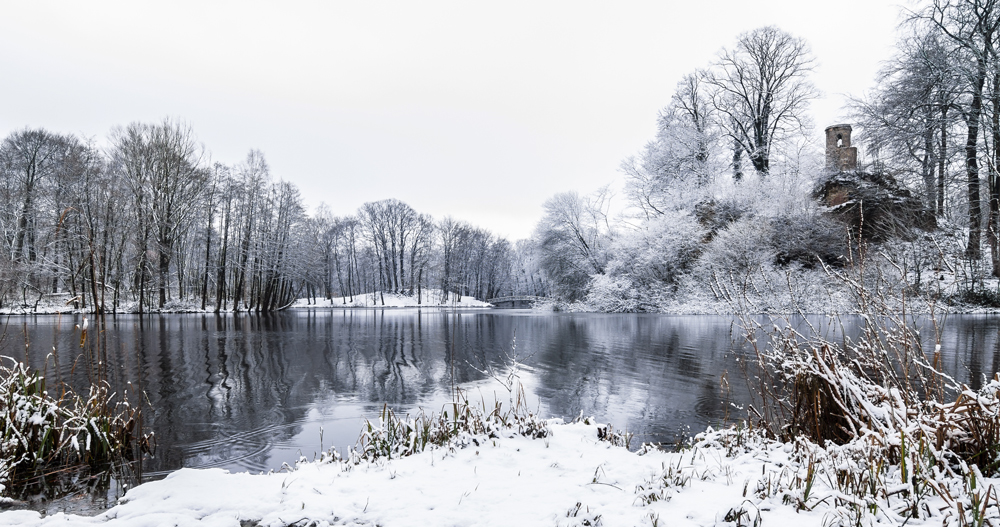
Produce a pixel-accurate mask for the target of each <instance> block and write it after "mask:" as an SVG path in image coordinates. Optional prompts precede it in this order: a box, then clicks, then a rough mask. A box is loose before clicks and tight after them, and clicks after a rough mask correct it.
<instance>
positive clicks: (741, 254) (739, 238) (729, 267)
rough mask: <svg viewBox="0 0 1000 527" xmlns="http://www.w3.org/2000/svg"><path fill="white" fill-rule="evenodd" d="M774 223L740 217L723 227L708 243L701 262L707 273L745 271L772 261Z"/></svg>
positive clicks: (703, 269)
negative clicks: (771, 224)
mask: <svg viewBox="0 0 1000 527" xmlns="http://www.w3.org/2000/svg"><path fill="white" fill-rule="evenodd" d="M771 236H772V234H771V227H770V224H769V222H767V221H766V220H762V219H760V218H754V217H747V216H744V217H741V218H740V219H738V220H736V221H734V222H732V223H730V224H729V225H727V226H726V227H725V228H724V229H722V230H720V231H719V232H718V233H716V235H715V236H714V237H713V238H712V241H711V242H709V243H708V244H707V245H706V246H705V250H704V251H703V252H702V254H701V257H700V258H699V265H700V266H701V268H702V271H703V272H705V273H706V274H707V275H709V276H710V275H711V274H712V273H715V274H720V275H732V274H735V275H746V274H748V273H753V272H754V271H756V270H758V269H760V268H762V267H764V266H769V265H771V263H772V262H774V260H775V251H774V248H773V247H772V246H771V244H770V242H771Z"/></svg>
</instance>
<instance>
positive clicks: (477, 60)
mask: <svg viewBox="0 0 1000 527" xmlns="http://www.w3.org/2000/svg"><path fill="white" fill-rule="evenodd" d="M2 12H3V15H2V16H0V60H2V65H3V81H2V82H0V101H3V104H2V110H0V133H2V134H3V135H6V134H8V133H10V132H11V131H13V130H16V129H20V128H24V127H43V128H46V129H48V130H50V131H53V132H60V133H70V132H72V133H76V134H79V135H82V136H84V137H88V138H94V139H95V140H97V141H98V142H100V143H103V141H104V140H105V137H106V136H107V134H108V131H109V130H110V129H111V128H112V127H113V126H115V125H124V124H127V123H129V122H132V121H146V122H156V121H160V120H162V119H163V118H164V117H172V118H179V119H181V120H183V121H185V122H186V123H188V124H190V125H191V126H192V127H193V129H194V131H195V134H196V135H197V137H198V139H199V140H200V141H201V142H202V143H203V144H204V145H205V147H206V148H207V149H208V150H209V151H210V152H211V154H212V159H213V160H214V161H220V162H223V163H230V164H234V163H237V162H239V161H240V160H242V159H243V158H244V157H245V156H246V153H247V152H248V151H249V150H250V149H251V148H257V149H260V150H261V151H263V152H264V155H265V157H266V159H267V160H268V163H269V164H270V166H271V170H272V173H273V175H274V176H275V177H277V178H282V179H285V180H288V181H292V182H294V183H295V184H296V185H297V186H298V187H299V189H300V190H301V191H302V195H303V198H304V200H305V202H306V204H307V205H308V206H309V207H315V206H316V205H318V204H319V203H320V202H325V203H326V204H327V205H329V206H330V208H331V209H332V210H333V212H334V213H335V214H349V213H353V212H354V211H355V210H357V208H358V207H359V206H360V205H361V204H362V203H364V202H366V201H373V200H379V199H384V198H390V197H393V198H398V199H400V200H403V201H405V202H407V203H409V204H410V205H411V206H413V207H414V208H415V209H416V210H418V211H420V212H426V213H430V214H432V215H434V216H435V217H436V218H441V217H443V216H445V215H452V216H454V217H456V218H458V219H462V220H466V221H469V222H471V223H473V224H475V225H479V226H482V227H487V228H489V229H491V230H493V231H494V232H496V233H498V234H501V235H505V236H508V237H510V238H512V239H517V238H523V237H527V236H528V235H530V233H531V230H532V228H533V227H534V225H535V223H536V222H537V220H538V219H539V217H540V216H541V213H542V203H543V202H544V201H545V199H547V198H548V197H550V196H551V195H553V194H555V193H558V192H564V191H568V190H576V191H579V192H581V193H586V192H590V191H593V190H594V189H596V188H598V187H600V186H602V185H605V184H609V183H614V182H619V183H620V179H621V176H620V175H619V173H618V170H617V168H618V164H619V163H620V162H621V160H622V159H623V158H624V157H626V156H628V155H630V154H633V153H635V152H637V151H638V150H639V149H640V148H641V147H642V145H643V144H644V143H645V142H646V141H648V140H649V139H650V138H652V136H653V134H654V133H655V121H656V114H657V111H658V110H659V109H660V108H662V107H663V106H665V105H666V104H667V103H668V101H669V98H670V95H671V93H672V92H673V89H674V87H675V86H676V84H677V82H678V81H679V80H680V78H681V77H682V76H683V75H684V74H686V73H689V72H691V71H693V70H694V69H696V68H700V67H704V66H706V65H708V64H709V63H710V62H711V61H712V60H713V58H714V57H715V56H716V55H717V53H718V51H719V50H720V49H721V48H722V47H732V45H733V43H734V42H735V40H736V37H737V35H739V34H740V33H741V32H744V31H748V30H751V29H753V28H756V27H760V26H764V25H776V26H778V27H780V28H782V29H784V30H785V31H788V32H789V33H792V34H793V35H795V36H799V37H802V38H804V39H806V40H807V41H808V42H809V44H810V45H811V47H812V50H813V54H814V56H815V58H816V61H817V68H816V71H815V74H814V75H813V77H812V80H813V82H814V84H815V85H816V86H817V88H819V89H820V90H821V91H822V92H823V93H824V97H823V99H821V100H819V101H817V102H816V103H814V105H813V118H814V120H815V122H816V125H817V126H816V128H817V131H816V134H817V138H818V137H819V136H818V134H821V133H822V129H823V128H824V127H825V126H827V125H829V124H834V123H835V122H841V121H844V120H845V119H846V117H845V116H844V113H843V111H842V106H843V104H844V102H845V95H847V94H851V95H859V94H861V93H862V92H864V91H865V90H868V89H870V88H872V87H873V77H874V74H875V72H876V71H877V69H878V67H879V62H880V61H883V60H886V59H888V58H889V56H890V55H891V53H892V44H893V42H894V41H895V34H896V26H897V24H898V22H899V20H900V7H899V3H898V2H893V1H885V0H843V1H838V2H803V1H801V0H798V1H795V0H787V1H774V2H760V1H752V0H742V1H730V0H684V1H676V0H669V1H659V2H653V1H647V2H622V1H618V2H581V1H570V2H547V1H540V0H535V1H527V2H522V1H516V0H504V1H503V2H491V3H488V2H473V1H456V2H442V1H413V0H411V1H403V2H376V1H358V2H332V1H331V2H295V1H281V2H277V1H275V2H249V1H232V2H223V1H211V0H199V1H193V2H182V1H170V2H166V1H160V2H151V1H127V2H106V1H88V2H75V1H73V2H71V1H65V2H51V1H38V0H34V1H31V2H27V1H20V0H18V1H6V0H4V1H3V11H2Z"/></svg>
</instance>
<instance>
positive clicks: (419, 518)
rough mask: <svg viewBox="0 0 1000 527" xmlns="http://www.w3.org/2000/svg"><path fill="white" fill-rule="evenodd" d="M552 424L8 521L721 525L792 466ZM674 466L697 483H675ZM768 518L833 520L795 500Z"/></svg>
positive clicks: (149, 488) (152, 489) (167, 483)
mask: <svg viewBox="0 0 1000 527" xmlns="http://www.w3.org/2000/svg"><path fill="white" fill-rule="evenodd" d="M549 426H550V429H551V433H550V434H549V435H548V437H545V438H542V439H531V438H528V437H524V436H519V435H515V436H514V437H500V438H496V439H492V440H487V441H480V444H479V445H478V446H477V445H476V444H475V443H470V444H469V445H468V446H467V447H465V448H450V449H449V448H438V449H431V450H425V451H423V452H420V453H417V454H415V455H412V456H409V457H404V458H397V459H391V460H380V461H378V462H371V463H361V464H357V465H355V464H354V463H352V462H350V461H339V460H337V461H333V460H327V461H325V462H312V463H300V464H299V465H298V466H297V467H296V468H295V469H294V470H290V471H284V472H279V473H272V474H261V475H251V474H247V473H239V474H230V473H227V472H226V471H224V470H221V469H205V470H194V469H182V470H179V471H177V472H174V473H173V474H171V475H170V476H168V477H167V478H166V479H164V480H162V481H154V482H150V483H146V484H143V485H141V486H139V487H136V488H134V489H132V490H131V491H129V492H128V494H126V496H125V497H124V498H123V499H122V500H121V502H120V504H119V505H117V506H116V507H114V508H112V509H109V510H108V511H106V512H104V513H103V514H101V515H98V516H96V517H93V518H88V517H80V516H73V515H65V514H62V513H60V514H56V515H54V516H50V517H44V518H43V517H41V516H40V515H39V514H38V513H37V512H33V511H9V512H6V513H2V514H0V525H23V526H25V527H28V526H43V525H44V526H54V525H61V526H62V525H65V526H73V525H94V524H98V523H107V525H114V526H130V527H132V526H146V525H192V524H195V523H198V524H199V525H219V526H239V525H240V524H241V522H243V523H244V524H258V525H263V526H285V525H307V524H315V525H325V524H335V525H383V526H409V525H413V526H426V525H498V526H499V525H504V526H506V525H510V526H514V525H518V526H520V525H545V526H551V525H565V526H580V525H608V526H611V525H657V524H658V525H664V524H669V525H716V524H718V523H720V522H723V521H724V519H725V516H726V514H727V513H728V512H729V511H730V509H733V508H737V509H740V508H741V507H743V505H742V504H744V502H745V501H746V500H747V498H744V496H743V493H744V481H745V480H747V479H748V478H749V479H756V478H757V477H759V475H760V474H761V471H762V468H763V469H765V470H766V469H767V468H768V467H771V468H773V467H775V466H777V465H776V463H783V462H787V455H786V454H785V453H784V452H783V451H782V450H781V449H780V448H777V449H770V450H769V449H766V448H765V449H759V450H758V451H756V453H755V454H753V455H746V456H743V457H738V458H736V459H729V458H726V457H725V456H724V454H723V452H722V451H721V450H720V451H714V450H711V449H707V450H692V451H688V452H684V453H664V452H659V451H651V452H649V453H646V454H645V455H639V454H637V453H634V452H630V451H628V450H627V449H625V448H623V447H617V446H612V445H611V444H609V443H608V442H606V441H601V440H599V439H598V426H596V425H593V424H584V423H579V422H577V423H569V424H562V423H561V422H560V421H559V420H551V421H549ZM477 441H478V440H477ZM668 467H669V471H671V472H672V473H681V474H684V475H685V476H684V477H685V478H687V479H688V481H687V483H686V484H685V485H683V486H680V485H679V486H677V487H676V488H671V489H666V490H664V488H663V485H662V483H660V482H662V481H663V476H664V474H665V473H666V472H667V471H668ZM650 493H659V494H660V496H661V497H659V498H656V499H655V500H652V501H651V500H649V499H647V498H648V495H649V494H650ZM751 501H753V502H756V501H757V500H755V499H753V497H752V496H751ZM647 502H648V504H647ZM765 517H766V518H767V519H768V520H771V519H774V524H775V525H788V524H790V523H788V522H792V521H795V522H801V521H807V522H808V523H811V524H813V525H819V524H820V523H821V520H822V515H821V514H819V513H816V512H812V513H808V512H807V513H802V514H797V513H796V512H795V509H794V508H792V507H775V508H773V510H770V511H768V512H767V513H766V516H765ZM657 522H658V523H657Z"/></svg>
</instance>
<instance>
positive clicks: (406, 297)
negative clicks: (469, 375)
mask: <svg viewBox="0 0 1000 527" xmlns="http://www.w3.org/2000/svg"><path fill="white" fill-rule="evenodd" d="M291 307H293V308H321V307H492V305H491V304H487V303H486V302H483V301H481V300H476V299H475V298H474V297H471V296H462V297H459V296H458V295H455V294H454V293H451V294H449V295H445V294H443V293H442V292H441V290H440V289H426V290H424V291H422V292H420V294H419V295H418V293H417V292H416V291H414V292H413V294H410V293H388V292H382V291H377V292H375V293H366V294H363V295H355V296H353V297H337V298H333V299H329V300H328V299H326V298H317V299H316V302H315V303H312V299H309V298H300V299H298V300H296V301H295V303H293V304H292V306H291Z"/></svg>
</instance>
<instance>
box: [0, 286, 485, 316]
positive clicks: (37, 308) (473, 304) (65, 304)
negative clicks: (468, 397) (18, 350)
mask: <svg viewBox="0 0 1000 527" xmlns="http://www.w3.org/2000/svg"><path fill="white" fill-rule="evenodd" d="M73 300H74V298H73V297H72V296H71V295H70V294H69V293H56V294H49V295H43V296H42V297H41V298H39V299H37V301H34V302H32V303H31V304H22V305H20V306H14V307H10V306H8V307H3V308H0V315H59V314H73V313H81V314H90V313H92V311H91V310H88V309H78V308H74V307H73ZM422 307H442V308H488V307H493V306H492V304H488V303H486V302H483V301H481V300H477V299H475V298H473V297H471V296H460V295H454V294H451V295H444V294H442V293H441V291H440V290H438V289H429V290H425V291H422V292H421V293H420V294H417V293H416V292H414V293H413V294H412V295H411V294H408V293H386V292H381V291H379V292H375V293H366V294H363V295H355V296H353V297H344V298H341V297H338V298H332V299H327V298H317V299H312V298H300V299H298V300H296V301H295V302H293V303H292V304H291V305H289V306H288V308H292V309H321V308H334V309H340V308H369V309H374V308H378V309H381V308H422ZM214 312H215V310H214V308H211V307H210V308H208V309H202V308H201V304H200V303H197V302H195V301H170V302H167V305H166V306H165V307H164V308H163V309H154V310H147V313H160V314H183V313H214ZM222 312H224V313H232V312H233V310H232V309H226V310H223V311H222ZM242 312H246V311H242ZM118 313H119V314H137V313H138V305H137V304H135V303H126V304H123V305H122V306H120V308H119V310H118Z"/></svg>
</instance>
